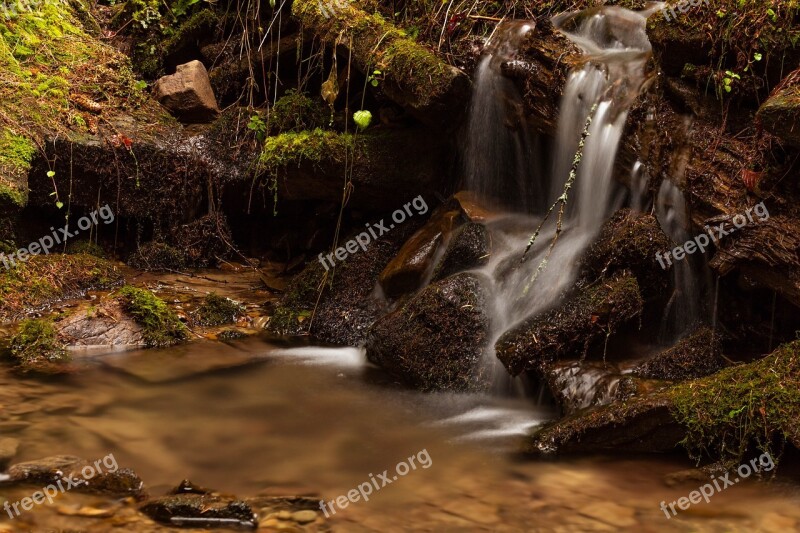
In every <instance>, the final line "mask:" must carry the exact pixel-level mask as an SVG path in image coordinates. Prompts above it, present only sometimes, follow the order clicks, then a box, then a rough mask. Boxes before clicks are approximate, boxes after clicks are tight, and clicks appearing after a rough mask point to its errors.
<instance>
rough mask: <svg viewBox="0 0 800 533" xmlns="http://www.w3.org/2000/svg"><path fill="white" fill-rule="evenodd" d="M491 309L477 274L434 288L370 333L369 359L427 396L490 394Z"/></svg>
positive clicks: (424, 291) (433, 286)
mask: <svg viewBox="0 0 800 533" xmlns="http://www.w3.org/2000/svg"><path fill="white" fill-rule="evenodd" d="M486 305H487V304H486V296H485V294H484V289H483V287H482V285H481V280H480V279H479V278H478V277H477V276H475V275H474V274H469V273H463V274H457V275H455V276H451V277H449V278H447V279H445V280H442V281H439V282H436V283H433V284H431V285H429V286H428V287H426V288H425V289H424V290H423V291H422V292H420V293H419V294H417V295H416V296H415V297H414V298H413V299H411V300H410V301H409V302H408V303H406V304H405V305H403V306H402V307H401V308H399V309H397V310H396V311H394V312H392V313H390V314H389V315H386V316H384V317H383V318H381V319H380V320H378V321H377V322H376V323H375V324H374V325H373V326H372V328H370V330H369V335H368V336H367V342H366V349H367V358H368V359H369V360H370V361H371V362H373V363H375V364H376V365H378V366H381V367H383V368H384V369H385V370H387V371H388V372H389V373H390V374H392V375H394V376H396V377H397V378H399V379H401V380H403V381H404V382H406V383H408V384H410V385H412V386H414V387H417V388H419V389H422V390H483V389H486V388H487V387H488V384H489V383H488V381H489V377H488V375H487V372H486V370H487V369H486V368H484V365H483V353H484V349H485V347H486V342H487V340H488V337H489V327H490V324H489V316H488V315H487V314H486Z"/></svg>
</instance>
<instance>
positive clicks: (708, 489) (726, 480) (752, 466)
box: [661, 452, 775, 520]
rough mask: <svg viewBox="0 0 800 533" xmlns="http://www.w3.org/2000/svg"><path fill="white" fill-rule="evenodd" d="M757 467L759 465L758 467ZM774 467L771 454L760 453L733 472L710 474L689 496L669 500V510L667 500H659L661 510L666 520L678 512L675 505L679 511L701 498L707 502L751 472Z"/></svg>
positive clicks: (745, 477) (748, 475)
mask: <svg viewBox="0 0 800 533" xmlns="http://www.w3.org/2000/svg"><path fill="white" fill-rule="evenodd" d="M759 467H761V468H760V469H759ZM773 468H775V463H774V462H773V460H772V456H771V455H770V454H769V452H764V453H763V454H761V456H760V457H756V458H755V459H752V460H751V461H750V463H749V464H748V463H742V464H740V465H739V467H738V468H737V469H736V470H735V472H727V473H726V474H725V475H724V476H720V477H715V476H713V475H712V476H711V483H706V484H705V485H703V486H702V487H700V488H699V489H698V490H693V491H692V492H690V493H689V496H688V497H686V496H683V497H681V498H678V499H677V500H676V501H674V502H671V503H670V504H669V510H668V509H667V502H665V501H663V502H661V510H662V511H664V514H665V515H666V517H667V520H669V519H670V518H672V517H673V516H675V515H677V514H678V511H676V510H675V506H676V505H677V506H678V509H680V510H681V511H685V510H686V509H688V508H689V507H690V506H691V505H692V504H695V503H700V501H701V500H705V501H706V503H709V501H710V500H711V497H712V496H713V495H714V494H716V493H718V492H722V491H723V490H725V489H727V488H728V487H732V486H734V485H735V484H737V483H739V482H740V481H744V480H745V479H747V478H748V477H750V476H751V475H753V474H757V473H758V472H761V471H762V470H763V471H764V472H769V471H770V470H772V469H773ZM731 476H735V477H734V478H733V479H732V480H731V479H730V477H731ZM669 511H672V516H670V514H669Z"/></svg>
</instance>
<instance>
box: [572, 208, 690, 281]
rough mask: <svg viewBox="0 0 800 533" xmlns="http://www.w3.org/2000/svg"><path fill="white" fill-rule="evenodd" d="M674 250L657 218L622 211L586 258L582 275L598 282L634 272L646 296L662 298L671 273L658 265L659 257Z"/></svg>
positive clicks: (606, 227)
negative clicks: (657, 258) (614, 274)
mask: <svg viewBox="0 0 800 533" xmlns="http://www.w3.org/2000/svg"><path fill="white" fill-rule="evenodd" d="M673 247H674V244H673V242H672V240H671V239H670V238H669V237H667V236H666V235H665V234H664V231H663V230H662V229H661V226H660V225H659V223H658V220H656V217H654V216H653V215H651V214H649V213H638V212H636V211H633V210H631V209H627V208H626V209H620V210H619V211H617V212H616V213H614V215H613V216H612V217H611V218H610V219H609V220H608V222H606V224H605V225H604V226H603V230H602V231H601V233H600V236H599V237H598V239H597V241H596V242H595V243H594V244H593V245H592V246H591V248H589V250H588V251H587V252H586V254H585V255H584V257H583V258H582V263H583V273H582V275H583V276H584V277H587V278H589V279H596V278H598V277H600V276H601V275H606V276H607V275H610V274H613V273H614V272H618V271H620V270H623V269H630V270H631V271H632V272H633V274H634V275H635V276H636V279H637V281H638V282H639V288H640V289H641V291H642V294H643V295H647V296H654V295H655V296H659V295H661V294H663V291H664V290H665V289H666V288H667V286H668V284H669V279H670V273H669V270H665V269H663V268H661V266H660V265H659V264H658V262H657V261H656V254H657V253H663V252H665V251H667V250H671V249H672V248H673Z"/></svg>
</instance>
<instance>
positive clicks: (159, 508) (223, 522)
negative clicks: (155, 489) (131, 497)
mask: <svg viewBox="0 0 800 533" xmlns="http://www.w3.org/2000/svg"><path fill="white" fill-rule="evenodd" d="M139 510H140V511H141V512H142V513H144V514H146V515H147V516H149V517H150V518H152V519H153V520H155V521H156V522H159V523H161V524H165V525H170V526H177V527H194V528H197V527H234V528H235V527H242V528H255V527H256V524H257V517H256V515H255V513H254V512H253V509H252V508H251V507H250V505H248V504H247V503H245V502H244V501H242V500H236V499H233V498H225V497H222V496H215V495H209V494H173V495H170V496H164V497H161V498H155V499H152V500H150V501H148V502H146V503H144V504H143V505H142V506H141V507H140V508H139Z"/></svg>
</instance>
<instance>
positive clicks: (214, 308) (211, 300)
mask: <svg viewBox="0 0 800 533" xmlns="http://www.w3.org/2000/svg"><path fill="white" fill-rule="evenodd" d="M243 314H244V307H243V306H242V305H241V304H240V303H238V302H235V301H233V300H231V299H230V298H223V297H222V296H218V295H217V294H214V293H213V292H212V293H211V294H209V295H207V296H206V297H205V299H204V300H203V304H202V305H201V306H200V307H198V308H197V318H198V322H200V324H202V325H203V326H221V325H223V324H232V323H233V322H235V321H236V318H237V317H239V316H242V315H243Z"/></svg>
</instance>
